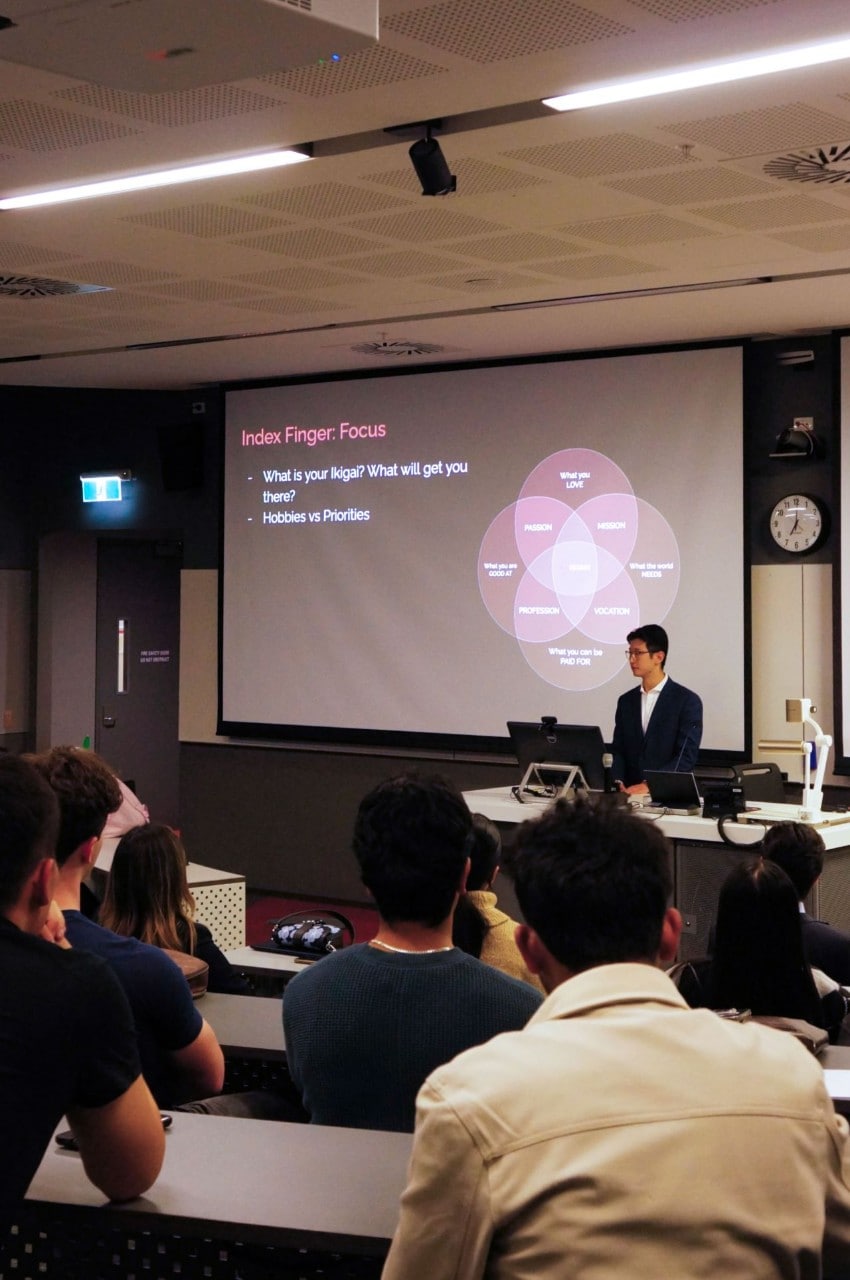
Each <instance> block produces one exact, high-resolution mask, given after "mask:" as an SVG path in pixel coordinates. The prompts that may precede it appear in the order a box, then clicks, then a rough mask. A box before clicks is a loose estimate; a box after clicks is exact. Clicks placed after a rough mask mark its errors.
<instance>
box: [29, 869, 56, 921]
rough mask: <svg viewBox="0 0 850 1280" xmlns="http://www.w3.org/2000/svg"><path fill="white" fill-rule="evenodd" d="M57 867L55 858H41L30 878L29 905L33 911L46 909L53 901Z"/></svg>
mask: <svg viewBox="0 0 850 1280" xmlns="http://www.w3.org/2000/svg"><path fill="white" fill-rule="evenodd" d="M56 875H57V866H56V859H55V858H42V860H41V862H39V864H38V866H37V867H36V869H35V871H34V872H33V874H32V876H31V878H30V905H31V907H32V908H33V909H34V910H38V909H40V908H41V907H46V906H48V904H49V903H50V902H52V900H53V891H54V889H55V888H56Z"/></svg>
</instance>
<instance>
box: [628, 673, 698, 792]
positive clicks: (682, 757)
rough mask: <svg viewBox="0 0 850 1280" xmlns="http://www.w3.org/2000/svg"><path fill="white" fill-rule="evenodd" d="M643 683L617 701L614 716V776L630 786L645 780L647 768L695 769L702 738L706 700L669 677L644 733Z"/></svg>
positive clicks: (675, 771)
mask: <svg viewBox="0 0 850 1280" xmlns="http://www.w3.org/2000/svg"><path fill="white" fill-rule="evenodd" d="M640 697H641V686H640V685H637V686H636V687H635V688H634V689H630V690H629V692H628V693H624V694H623V695H622V697H621V698H619V699H618V701H617V713H616V716H615V717H614V740H613V742H612V744H611V746H612V750H613V753H614V768H613V773H614V777H615V778H616V779H618V780H619V781H620V782H622V783H624V784H625V785H626V786H627V787H630V786H632V785H633V784H634V783H636V782H644V781H645V779H646V770H647V769H663V770H666V771H667V772H668V773H691V772H692V771H693V768H694V765H695V764H696V762H697V755H698V754H699V744H700V742H701V740H702V700H701V699H700V698H699V697H698V696H697V695H696V694H695V693H693V692H692V690H690V689H686V688H685V686H684V685H683V684H677V683H676V682H675V680H670V679H668V680H667V683H666V684H665V686H664V688H663V689H662V690H661V692H660V693H659V695H658V701H657V702H656V704H655V709H654V710H653V712H652V715H651V716H650V717H649V725H648V726H647V731H646V737H644V733H643V727H642V725H641V715H640Z"/></svg>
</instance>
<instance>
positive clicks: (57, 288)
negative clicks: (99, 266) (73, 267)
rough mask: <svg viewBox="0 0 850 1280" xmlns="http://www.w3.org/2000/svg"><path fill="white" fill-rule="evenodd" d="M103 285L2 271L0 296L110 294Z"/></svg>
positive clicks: (37, 296) (29, 296) (0, 273)
mask: <svg viewBox="0 0 850 1280" xmlns="http://www.w3.org/2000/svg"><path fill="white" fill-rule="evenodd" d="M109 292H110V290H109V289H108V288H107V286H106V285H102V284H75V283H74V282H73V281H71V280H49V279H47V277H46V276H11V275H7V274H6V273H5V272H4V271H0V295H2V296H4V297H7V298H58V297H60V296H62V295H63V294H71V293H109Z"/></svg>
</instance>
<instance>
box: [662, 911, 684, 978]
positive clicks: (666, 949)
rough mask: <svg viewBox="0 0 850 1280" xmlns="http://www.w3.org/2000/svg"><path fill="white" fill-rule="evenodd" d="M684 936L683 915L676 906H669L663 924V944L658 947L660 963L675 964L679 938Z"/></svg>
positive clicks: (663, 964)
mask: <svg viewBox="0 0 850 1280" xmlns="http://www.w3.org/2000/svg"><path fill="white" fill-rule="evenodd" d="M681 937H682V916H681V913H680V912H679V911H678V910H677V909H676V908H675V907H668V908H667V910H666V911H665V913H664V923H663V925H662V926H661V945H660V947H659V948H658V963H659V964H660V965H662V966H663V967H666V966H667V965H671V964H673V962H674V960H675V959H676V955H677V953H678V951H679V940H680V939H681Z"/></svg>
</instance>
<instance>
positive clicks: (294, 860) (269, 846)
mask: <svg viewBox="0 0 850 1280" xmlns="http://www.w3.org/2000/svg"><path fill="white" fill-rule="evenodd" d="M180 751H181V766H180V767H181V795H182V803H181V834H182V836H183V840H184V842H185V845H186V849H187V852H188V854H189V857H190V858H191V859H193V860H194V861H196V862H200V863H203V864H206V865H208V866H214V867H221V868H223V869H225V870H230V871H240V872H242V873H243V874H244V875H245V876H246V877H247V880H248V884H249V885H250V886H251V887H252V888H262V889H278V890H285V891H287V892H293V893H303V894H307V895H309V896H316V897H328V898H338V899H344V900H347V901H350V902H365V901H366V900H367V899H366V895H365V892H364V890H363V886H362V885H361V884H360V881H359V879H358V875H357V868H356V864H355V862H354V858H353V856H352V854H351V852H350V849H351V832H352V828H353V826H354V816H355V813H356V810H357V805H358V804H359V802H360V800H361V798H362V797H363V796H364V795H365V794H366V792H367V791H369V790H371V788H372V787H374V786H375V785H376V784H377V783H378V782H380V781H382V780H383V779H384V778H388V777H391V776H393V775H394V774H397V773H402V772H404V771H405V770H408V769H410V768H412V767H416V768H417V769H418V770H419V771H420V772H421V773H424V774H427V773H440V774H441V775H442V776H443V777H447V778H449V779H450V780H451V781H453V782H455V783H456V785H457V786H458V787H460V788H461V789H462V790H466V789H473V788H479V787H502V786H507V785H509V784H510V783H513V782H515V781H516V766H515V765H513V766H512V765H509V764H505V763H500V764H496V763H494V764H481V763H477V762H475V761H444V760H437V761H435V760H423V761H415V760H413V759H411V757H409V756H408V757H394V756H388V755H382V756H374V755H366V754H365V753H360V752H352V753H345V754H343V753H337V752H328V753H326V752H316V751H313V752H308V751H289V750H285V749H275V748H263V747H257V748H254V747H219V746H199V745H192V744H187V743H184V744H183V745H182V746H181V749H180Z"/></svg>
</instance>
